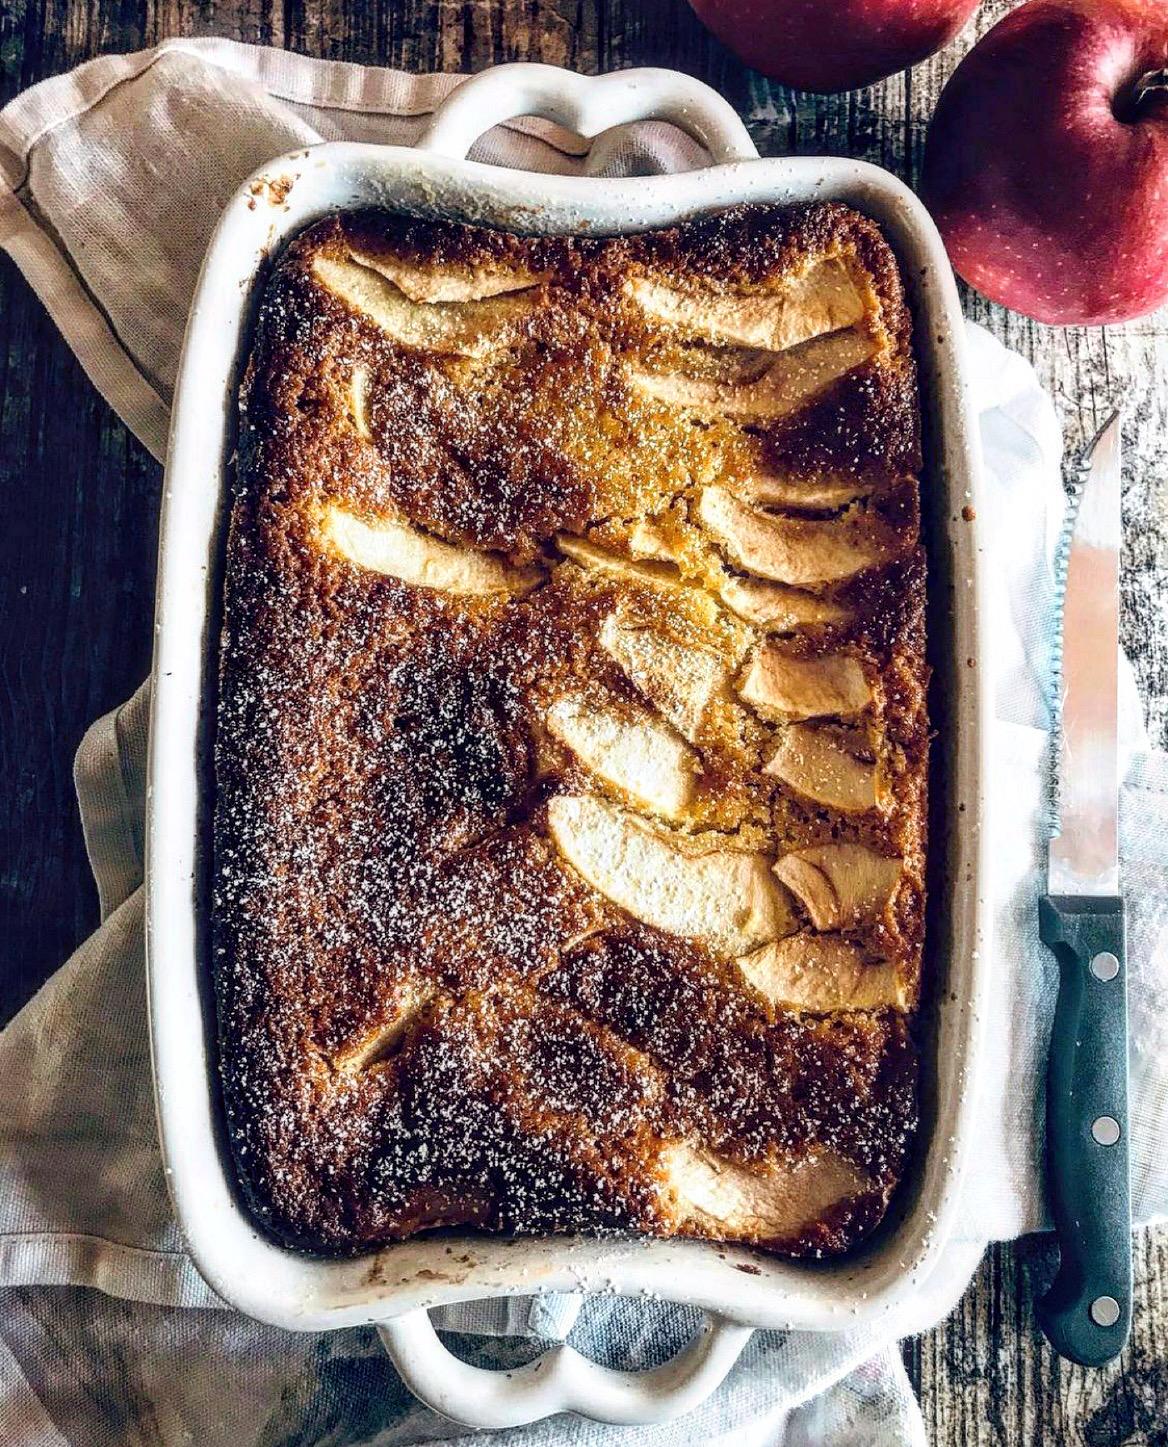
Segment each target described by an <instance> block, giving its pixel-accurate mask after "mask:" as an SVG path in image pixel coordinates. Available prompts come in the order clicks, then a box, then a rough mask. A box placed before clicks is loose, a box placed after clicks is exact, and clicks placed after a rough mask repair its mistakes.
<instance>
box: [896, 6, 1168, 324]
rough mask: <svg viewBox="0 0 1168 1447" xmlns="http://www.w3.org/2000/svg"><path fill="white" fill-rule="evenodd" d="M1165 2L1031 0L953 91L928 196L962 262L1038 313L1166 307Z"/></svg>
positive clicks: (998, 296) (975, 55)
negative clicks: (1161, 305)
mask: <svg viewBox="0 0 1168 1447" xmlns="http://www.w3.org/2000/svg"><path fill="white" fill-rule="evenodd" d="M1166 67H1168V0H1029V3H1028V4H1025V5H1023V6H1022V7H1021V8H1020V9H1018V10H1014V11H1012V12H1011V13H1010V14H1009V15H1007V16H1006V18H1005V19H1004V20H1003V21H1001V23H1000V24H998V25H996V26H995V27H994V29H993V30H991V31H990V32H989V34H988V35H986V36H985V37H984V38H983V39H982V40H981V41H980V42H979V43H978V44H977V45H976V46H974V48H973V50H971V51H970V53H969V54H968V55H967V56H966V57H965V59H964V60H963V61H962V62H961V64H960V65H959V66H958V67H957V70H956V71H955V73H954V75H953V78H952V79H951V80H950V82H949V84H948V85H947V86H946V87H945V89H944V91H943V92H942V94H941V99H940V101H939V102H938V104H937V110H936V114H935V115H934V116H933V120H932V124H931V125H930V127H929V136H928V142H927V144H926V147H925V167H924V175H923V178H922V186H921V190H922V194H923V196H924V199H925V202H926V204H927V205H928V207H929V209H930V210H931V211H932V213H933V216H934V217H935V218H936V221H937V224H938V226H939V227H940V230H941V235H942V236H943V237H944V239H945V245H946V247H947V248H948V251H949V255H950V257H951V258H952V261H953V265H954V266H955V267H956V269H957V270H958V271H959V272H960V273H961V275H962V276H963V277H965V279H966V281H968V282H970V283H971V285H973V286H975V287H977V289H978V291H981V292H984V293H985V295H986V296H988V297H989V298H990V299H991V300H993V301H998V302H1002V303H1003V304H1004V305H1006V306H1010V307H1013V308H1014V309H1015V310H1016V311H1020V312H1024V313H1025V314H1026V315H1027V316H1032V317H1036V318H1037V319H1038V320H1039V321H1044V322H1057V323H1059V324H1062V325H1069V324H1073V323H1103V322H1118V321H1125V320H1127V319H1128V318H1130V317H1137V316H1143V315H1144V314H1145V313H1146V312H1149V311H1151V310H1152V309H1153V308H1155V307H1157V306H1159V305H1160V304H1161V303H1162V302H1164V301H1168V74H1166V73H1165V68H1166Z"/></svg>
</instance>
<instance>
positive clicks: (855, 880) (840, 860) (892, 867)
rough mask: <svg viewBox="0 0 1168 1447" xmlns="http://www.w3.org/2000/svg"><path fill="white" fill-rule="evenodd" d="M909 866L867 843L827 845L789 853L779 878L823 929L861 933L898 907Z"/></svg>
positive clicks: (778, 865) (780, 864) (777, 868)
mask: <svg viewBox="0 0 1168 1447" xmlns="http://www.w3.org/2000/svg"><path fill="white" fill-rule="evenodd" d="M903 873H904V864H903V861H901V860H899V859H889V858H887V857H886V856H885V855H883V854H877V853H876V852H875V850H872V849H869V848H867V847H866V846H865V845H863V844H822V845H817V846H813V847H812V848H810V849H796V850H794V851H793V852H792V853H790V854H784V855H783V857H782V859H780V860H779V861H778V862H777V863H776V865H775V874H776V875H777V876H778V877H779V879H781V880H782V881H783V883H784V884H785V885H786V886H787V888H788V889H789V890H790V891H791V893H792V894H793V895H795V897H796V898H797V899H798V900H799V901H800V903H801V904H802V905H803V907H804V909H806V911H807V913H808V915H809V916H810V917H811V923H812V924H813V925H814V926H815V928H816V929H817V930H841V929H855V928H856V927H857V926H858V925H862V924H871V923H873V922H875V921H876V920H878V919H879V918H880V916H881V915H882V914H883V913H884V912H885V910H886V909H887V908H888V906H889V905H890V904H891V903H892V898H893V895H895V893H896V890H897V886H898V885H899V884H900V880H901V876H902V874H903Z"/></svg>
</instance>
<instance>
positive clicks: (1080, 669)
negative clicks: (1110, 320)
mask: <svg viewBox="0 0 1168 1447" xmlns="http://www.w3.org/2000/svg"><path fill="white" fill-rule="evenodd" d="M1120 446H1121V444H1120V418H1119V415H1118V414H1116V416H1114V417H1112V418H1111V420H1110V421H1109V422H1108V423H1107V424H1106V426H1105V427H1104V428H1103V429H1102V431H1101V432H1100V433H1099V435H1098V436H1097V437H1096V439H1095V441H1094V443H1093V444H1092V446H1091V447H1090V449H1089V450H1088V452H1087V454H1086V457H1085V459H1084V468H1083V479H1082V485H1081V489H1080V492H1079V495H1078V501H1077V508H1075V509H1074V511H1073V516H1072V519H1071V527H1070V531H1069V532H1068V533H1067V534H1066V535H1065V546H1064V547H1063V549H1061V550H1060V558H1059V564H1060V570H1065V576H1064V579H1063V580H1062V581H1063V594H1064V597H1063V610H1062V628H1061V646H1060V647H1059V648H1058V649H1056V668H1055V683H1056V713H1057V722H1058V727H1057V731H1056V740H1057V743H1056V749H1055V755H1054V788H1053V796H1054V797H1053V805H1052V837H1051V840H1050V853H1049V862H1048V874H1047V885H1048V891H1049V892H1048V894H1047V895H1046V896H1045V897H1044V898H1043V899H1041V900H1040V901H1039V934H1040V937H1041V938H1042V940H1043V942H1044V943H1045V944H1046V945H1047V946H1048V947H1049V948H1050V949H1051V951H1052V952H1053V953H1054V955H1055V957H1056V958H1057V960H1058V963H1059V992H1058V1001H1057V1004H1056V1006H1055V1015H1054V1022H1053V1024H1052V1027H1051V1039H1050V1056H1049V1060H1048V1064H1047V1099H1046V1180H1047V1193H1048V1196H1049V1201H1050V1208H1051V1215H1052V1217H1053V1219H1054V1224H1055V1231H1056V1234H1057V1236H1058V1243H1059V1256H1060V1259H1059V1269H1058V1273H1057V1275H1056V1276H1055V1279H1054V1282H1053V1283H1052V1285H1051V1287H1050V1290H1049V1291H1048V1292H1047V1294H1046V1296H1044V1297H1043V1299H1042V1300H1041V1301H1040V1302H1039V1304H1038V1318H1039V1322H1040V1324H1041V1326H1042V1329H1043V1332H1044V1333H1045V1335H1046V1337H1047V1339H1048V1341H1049V1342H1050V1343H1051V1345H1052V1346H1053V1347H1054V1348H1055V1350H1056V1351H1058V1352H1059V1353H1060V1355H1062V1356H1065V1357H1068V1358H1069V1359H1070V1360H1072V1361H1075V1362H1079V1363H1081V1364H1082V1365H1084V1366H1101V1365H1103V1363H1105V1362H1108V1361H1111V1360H1112V1359H1113V1358H1114V1357H1116V1356H1117V1355H1118V1354H1119V1352H1120V1351H1121V1350H1122V1349H1123V1346H1124V1344H1125V1343H1126V1341H1127V1337H1128V1332H1129V1330H1130V1325H1131V1290H1132V1272H1131V1202H1130V1183H1129V1165H1128V1144H1127V1130H1128V1115H1127V1083H1128V1082H1127V1075H1128V1064H1127V985H1126V962H1125V958H1124V908H1123V899H1122V897H1121V895H1120V884H1119V758H1118V721H1119V696H1118V683H1119V555H1120V544H1121V541H1122V524H1121V514H1120V477H1121V451H1120Z"/></svg>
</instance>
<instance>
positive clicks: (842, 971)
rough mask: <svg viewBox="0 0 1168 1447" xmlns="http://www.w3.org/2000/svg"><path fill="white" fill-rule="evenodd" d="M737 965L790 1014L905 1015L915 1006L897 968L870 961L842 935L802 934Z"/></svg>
mask: <svg viewBox="0 0 1168 1447" xmlns="http://www.w3.org/2000/svg"><path fill="white" fill-rule="evenodd" d="M737 964H738V968H739V970H741V972H742V977H743V979H745V980H746V981H747V983H748V984H750V985H752V986H753V987H754V989H756V990H757V991H758V993H759V994H760V995H762V996H763V998H764V999H766V1000H769V1001H770V1003H771V1004H772V1005H775V1006H777V1007H779V1008H780V1009H784V1010H810V1011H814V1012H816V1013H827V1012H828V1011H831V1010H879V1009H883V1008H886V1007H892V1008H894V1009H898V1010H903V1009H906V1008H907V1007H908V1003H909V1002H908V999H907V992H906V990H905V987H904V982H903V980H902V978H901V975H900V971H899V970H898V969H897V967H896V965H895V964H893V963H891V962H890V961H888V960H871V959H869V958H868V956H866V955H865V954H864V952H863V951H862V950H861V949H860V948H859V946H858V945H856V944H854V943H853V942H852V941H851V940H846V939H843V938H842V937H841V936H840V935H833V934H816V933H815V932H814V931H813V930H800V931H799V932H798V933H797V934H791V935H787V936H785V937H784V938H783V939H780V940H774V941H772V942H771V943H770V944H766V945H763V946H762V947H761V948H760V949H757V950H754V951H753V952H752V953H751V954H748V955H746V956H744V957H743V958H742V959H740V960H738V962H737Z"/></svg>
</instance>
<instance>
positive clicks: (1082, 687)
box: [1048, 413, 1122, 895]
mask: <svg viewBox="0 0 1168 1447" xmlns="http://www.w3.org/2000/svg"><path fill="white" fill-rule="evenodd" d="M1120 475H1121V456H1120V419H1119V415H1118V413H1117V414H1116V415H1115V416H1114V417H1112V419H1111V420H1110V422H1108V423H1107V425H1106V426H1105V427H1104V428H1103V430H1102V431H1101V432H1100V433H1099V435H1098V436H1097V437H1096V439H1095V442H1094V444H1093V446H1092V447H1091V448H1090V451H1089V453H1088V455H1087V458H1086V465H1085V471H1084V478H1083V483H1082V491H1081V494H1080V497H1079V504H1078V511H1077V513H1076V515H1075V520H1074V528H1073V531H1072V533H1071V536H1070V547H1069V551H1068V554H1067V559H1066V583H1065V591H1064V602H1063V616H1062V669H1061V673H1062V676H1061V680H1056V682H1059V683H1060V684H1061V698H1060V699H1059V707H1058V715H1059V717H1058V725H1059V727H1058V745H1057V754H1056V758H1055V773H1056V785H1055V798H1054V811H1055V823H1054V829H1055V831H1056V832H1055V834H1054V837H1053V838H1052V839H1051V842H1050V863H1049V874H1048V890H1049V892H1050V893H1051V894H1053V895H1116V894H1118V893H1119V778H1118V767H1119V740H1118V719H1119V549H1120V542H1121V537H1122V524H1121V521H1120Z"/></svg>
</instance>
